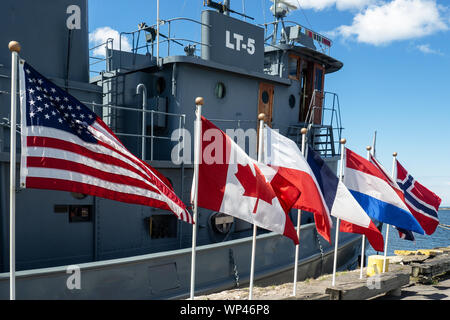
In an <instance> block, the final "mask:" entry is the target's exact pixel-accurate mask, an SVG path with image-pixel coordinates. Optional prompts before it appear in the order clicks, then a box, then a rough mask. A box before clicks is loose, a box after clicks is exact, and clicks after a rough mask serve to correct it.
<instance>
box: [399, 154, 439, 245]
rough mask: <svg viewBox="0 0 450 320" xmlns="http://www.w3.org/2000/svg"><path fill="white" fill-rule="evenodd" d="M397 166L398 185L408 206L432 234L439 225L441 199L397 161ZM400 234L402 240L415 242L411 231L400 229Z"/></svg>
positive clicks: (427, 232) (428, 232)
mask: <svg viewBox="0 0 450 320" xmlns="http://www.w3.org/2000/svg"><path fill="white" fill-rule="evenodd" d="M396 166H397V184H398V186H399V187H400V189H401V190H402V191H403V194H404V202H405V204H406V206H407V207H408V209H409V211H411V213H412V214H413V216H414V217H415V218H416V219H417V221H418V222H419V223H420V225H421V226H422V228H423V230H425V233H426V234H428V235H430V234H432V233H433V232H434V231H435V230H436V227H437V226H438V225H439V217H438V210H439V205H440V204H441V198H439V197H438V196H437V195H436V194H434V193H433V192H432V191H431V190H429V189H427V188H425V187H424V186H423V185H421V184H420V183H419V182H417V181H416V180H415V179H414V178H413V177H412V176H411V175H410V174H409V173H408V171H406V169H405V168H404V167H403V166H402V165H401V164H400V162H398V161H397V160H396ZM398 232H399V235H400V238H402V239H405V240H414V235H413V233H412V232H411V231H409V230H404V229H400V228H399V229H398Z"/></svg>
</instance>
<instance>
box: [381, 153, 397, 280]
mask: <svg viewBox="0 0 450 320" xmlns="http://www.w3.org/2000/svg"><path fill="white" fill-rule="evenodd" d="M396 158H397V152H394V153H393V154H392V171H391V177H392V179H394V174H395V160H396ZM394 181H395V179H394ZM389 227H390V225H389V224H386V243H385V244H384V255H383V273H385V272H386V255H387V248H388V241H389Z"/></svg>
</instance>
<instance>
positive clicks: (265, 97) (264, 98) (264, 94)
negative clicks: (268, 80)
mask: <svg viewBox="0 0 450 320" xmlns="http://www.w3.org/2000/svg"><path fill="white" fill-rule="evenodd" d="M261 100H262V102H263V103H269V93H268V92H267V91H266V90H264V91H263V92H262V94H261Z"/></svg>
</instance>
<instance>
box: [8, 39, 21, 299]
mask: <svg viewBox="0 0 450 320" xmlns="http://www.w3.org/2000/svg"><path fill="white" fill-rule="evenodd" d="M8 48H9V50H10V51H11V119H10V124H11V127H10V128H11V129H10V136H11V141H10V161H9V186H10V187H9V275H10V280H9V299H10V300H16V110H17V61H18V59H19V52H20V44H19V43H18V42H17V41H11V42H10V43H9V44H8Z"/></svg>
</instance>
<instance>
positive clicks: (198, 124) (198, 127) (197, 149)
mask: <svg viewBox="0 0 450 320" xmlns="http://www.w3.org/2000/svg"><path fill="white" fill-rule="evenodd" d="M203 103H204V101H203V98H202V97H197V98H196V99H195V106H196V110H195V115H196V119H195V129H194V130H195V131H194V137H195V141H194V199H193V200H194V201H193V204H192V209H193V211H194V217H193V219H194V224H193V225H192V257H191V294H190V299H191V300H193V299H194V295H195V250H196V246H197V218H198V207H197V202H198V171H199V164H200V153H201V149H202V148H201V141H202V139H201V132H202V106H203Z"/></svg>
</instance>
